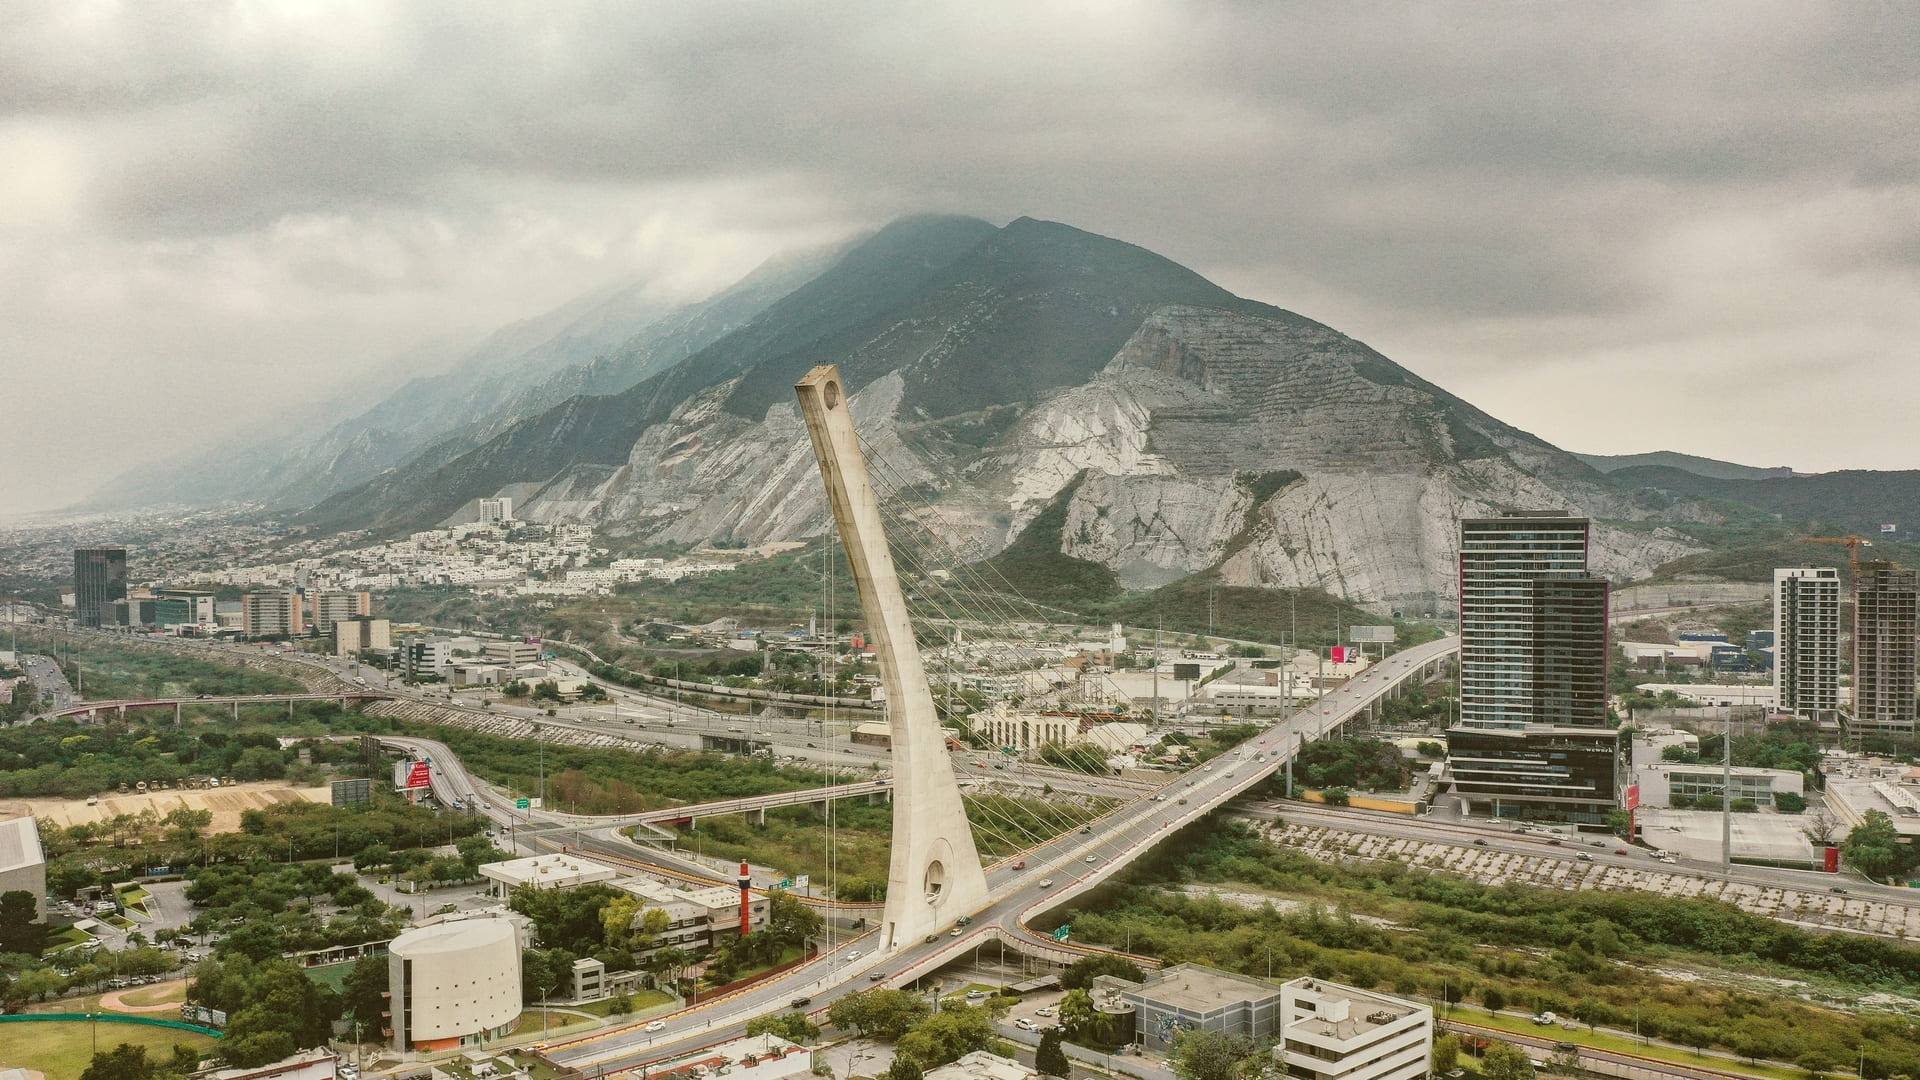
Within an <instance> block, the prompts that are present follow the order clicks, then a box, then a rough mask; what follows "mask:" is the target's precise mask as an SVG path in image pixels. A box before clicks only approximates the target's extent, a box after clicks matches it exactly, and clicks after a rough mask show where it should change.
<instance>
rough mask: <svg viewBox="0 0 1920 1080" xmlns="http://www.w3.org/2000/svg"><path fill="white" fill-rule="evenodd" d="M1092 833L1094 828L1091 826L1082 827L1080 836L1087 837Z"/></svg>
mask: <svg viewBox="0 0 1920 1080" xmlns="http://www.w3.org/2000/svg"><path fill="white" fill-rule="evenodd" d="M1092 831H1093V826H1091V825H1082V826H1080V834H1081V835H1082V836H1085V835H1086V834H1087V833H1090V832H1092Z"/></svg>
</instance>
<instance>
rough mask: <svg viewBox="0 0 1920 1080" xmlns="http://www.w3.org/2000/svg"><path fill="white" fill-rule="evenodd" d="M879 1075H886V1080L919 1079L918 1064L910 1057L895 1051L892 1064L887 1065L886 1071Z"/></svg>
mask: <svg viewBox="0 0 1920 1080" xmlns="http://www.w3.org/2000/svg"><path fill="white" fill-rule="evenodd" d="M880 1075H882V1076H884V1077H886V1080H920V1076H921V1072H920V1066H919V1065H918V1064H916V1063H915V1062H914V1060H913V1059H912V1058H910V1057H908V1056H907V1055H905V1054H901V1053H896V1054H894V1055H893V1062H892V1064H890V1065H888V1066H887V1071H886V1072H884V1073H881V1074H880Z"/></svg>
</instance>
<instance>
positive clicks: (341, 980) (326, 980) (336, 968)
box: [306, 963, 353, 994]
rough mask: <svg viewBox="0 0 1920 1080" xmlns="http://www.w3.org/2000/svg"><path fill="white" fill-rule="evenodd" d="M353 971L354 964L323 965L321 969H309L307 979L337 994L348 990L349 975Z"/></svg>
mask: <svg viewBox="0 0 1920 1080" xmlns="http://www.w3.org/2000/svg"><path fill="white" fill-rule="evenodd" d="M352 970H353V964H351V963H346V964H322V965H321V966H319V967H310V968H307V969H306V972H307V978H309V979H312V980H313V981H314V982H317V983H319V984H320V985H321V986H324V987H327V988H328V989H330V990H332V991H333V992H334V993H336V994H337V993H341V992H343V991H345V990H346V986H347V973H348V972H350V971H352Z"/></svg>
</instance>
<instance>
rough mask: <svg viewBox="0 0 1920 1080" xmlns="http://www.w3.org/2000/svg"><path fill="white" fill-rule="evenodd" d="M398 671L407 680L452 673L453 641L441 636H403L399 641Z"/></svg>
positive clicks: (445, 675) (441, 677)
mask: <svg viewBox="0 0 1920 1080" xmlns="http://www.w3.org/2000/svg"><path fill="white" fill-rule="evenodd" d="M400 673H401V676H402V677H403V678H405V679H407V680H409V681H411V680H414V679H422V678H426V677H428V676H432V677H433V678H437V679H444V678H446V677H447V676H449V675H451V674H452V673H453V642H452V641H451V640H449V639H447V638H443V637H414V638H404V639H402V640H401V642H400Z"/></svg>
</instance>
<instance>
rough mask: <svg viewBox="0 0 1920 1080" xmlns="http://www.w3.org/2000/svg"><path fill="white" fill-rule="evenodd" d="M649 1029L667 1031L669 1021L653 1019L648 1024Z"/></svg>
mask: <svg viewBox="0 0 1920 1080" xmlns="http://www.w3.org/2000/svg"><path fill="white" fill-rule="evenodd" d="M647 1030H648V1031H665V1030H667V1022H666V1021H665V1020H655V1021H652V1022H651V1023H649V1024H648V1025H647Z"/></svg>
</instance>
